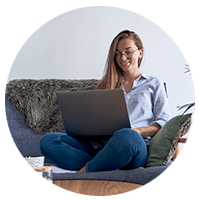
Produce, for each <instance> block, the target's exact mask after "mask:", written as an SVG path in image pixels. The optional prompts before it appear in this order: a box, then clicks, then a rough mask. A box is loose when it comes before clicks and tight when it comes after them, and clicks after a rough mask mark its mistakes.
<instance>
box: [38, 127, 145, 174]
mask: <svg viewBox="0 0 200 200" xmlns="http://www.w3.org/2000/svg"><path fill="white" fill-rule="evenodd" d="M40 149H41V152H42V154H43V155H44V156H45V157H46V158H47V159H49V160H50V161H52V162H53V163H55V164H56V165H57V166H59V167H62V168H64V169H68V170H79V169H81V168H82V167H84V166H86V171H87V172H96V171H108V170H115V169H134V168H138V167H142V166H144V165H145V164H146V161H147V159H148V151H147V146H146V144H145V142H144V140H143V138H142V136H141V135H139V134H138V133H137V132H136V131H134V130H132V129H130V128H123V129H120V130H118V131H116V132H115V133H114V134H113V136H112V137H111V138H110V139H109V141H108V142H107V144H106V145H105V146H104V147H103V148H102V149H101V150H100V151H99V150H97V149H94V148H93V146H92V145H91V143H90V142H89V141H87V140H81V139H77V138H74V137H71V136H69V135H67V134H65V133H57V132H55V133H49V134H46V135H44V137H43V138H42V139H41V141H40Z"/></svg>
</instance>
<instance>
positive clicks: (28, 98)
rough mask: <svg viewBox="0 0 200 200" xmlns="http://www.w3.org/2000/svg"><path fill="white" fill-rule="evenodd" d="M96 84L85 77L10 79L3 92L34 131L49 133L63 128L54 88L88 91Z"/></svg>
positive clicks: (93, 80)
mask: <svg viewBox="0 0 200 200" xmlns="http://www.w3.org/2000/svg"><path fill="white" fill-rule="evenodd" d="M97 83H98V80H96V79H89V80H59V79H43V80H30V79H22V80H12V81H10V82H9V83H8V84H7V87H6V95H7V97H8V99H9V100H10V101H11V103H12V104H13V105H14V107H15V108H17V109H18V110H19V111H20V112H21V113H23V114H25V115H26V123H27V125H28V126H29V127H30V128H31V129H32V130H33V131H34V132H35V133H49V132H55V131H58V130H62V129H64V123H63V119H62V115H61V112H60V109H59V106H58V102H57V97H56V92H57V91H75V90H90V89H93V88H94V87H95V85H96V84H97Z"/></svg>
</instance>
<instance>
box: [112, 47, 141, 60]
mask: <svg viewBox="0 0 200 200" xmlns="http://www.w3.org/2000/svg"><path fill="white" fill-rule="evenodd" d="M137 50H138V49H136V50H135V51H125V52H124V53H116V54H115V58H116V59H120V58H121V57H122V55H124V56H125V57H126V58H129V57H131V56H132V55H133V53H135V52H136V51H137Z"/></svg>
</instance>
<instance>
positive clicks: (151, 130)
mask: <svg viewBox="0 0 200 200" xmlns="http://www.w3.org/2000/svg"><path fill="white" fill-rule="evenodd" d="M131 128H132V129H133V130H135V131H137V132H138V133H139V134H140V135H141V136H142V137H147V136H150V137H153V136H154V135H156V133H157V132H158V131H159V130H160V128H161V127H160V126H159V125H152V126H147V127H139V128H133V127H131Z"/></svg>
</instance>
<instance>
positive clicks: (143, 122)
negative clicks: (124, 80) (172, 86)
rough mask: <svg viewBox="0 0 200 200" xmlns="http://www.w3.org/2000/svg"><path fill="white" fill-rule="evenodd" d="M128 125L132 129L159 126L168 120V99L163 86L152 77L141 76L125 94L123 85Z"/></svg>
mask: <svg viewBox="0 0 200 200" xmlns="http://www.w3.org/2000/svg"><path fill="white" fill-rule="evenodd" d="M122 89H123V91H124V94H125V100H126V105H127V110H128V114H129V119H130V124H131V127H133V128H139V127H145V126H151V125H160V127H163V126H164V125H165V124H166V123H167V121H168V120H169V119H170V112H169V105H168V99H167V96H166V92H165V88H164V84H163V83H162V81H161V80H159V79H158V78H156V77H154V76H147V75H145V74H142V75H141V76H139V77H138V78H137V79H136V80H134V83H133V86H132V88H131V90H130V92H129V93H128V94H127V93H126V91H125V89H124V87H123V84H122Z"/></svg>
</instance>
